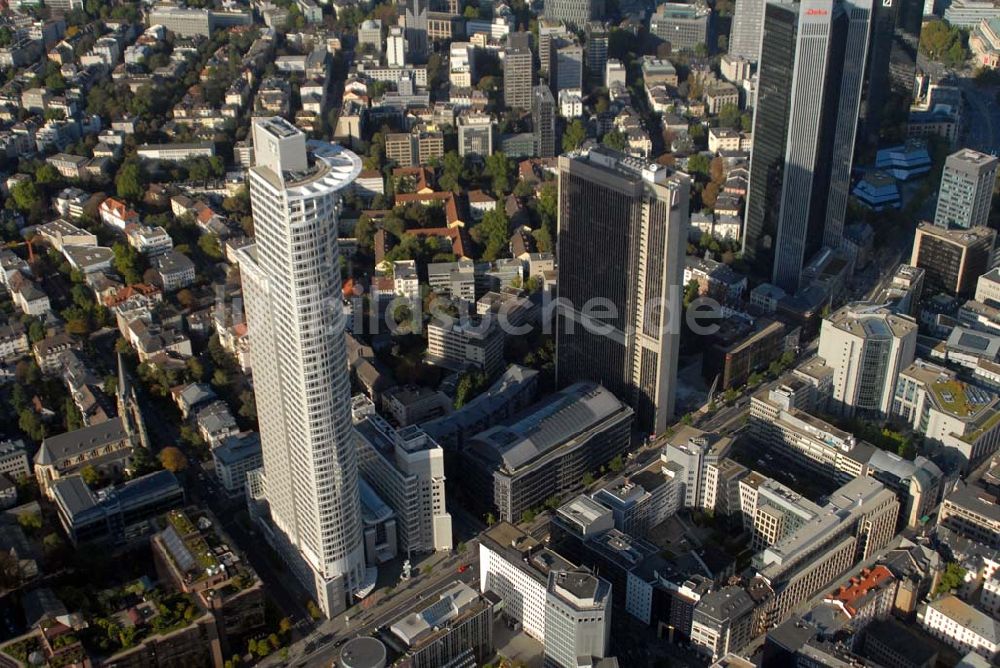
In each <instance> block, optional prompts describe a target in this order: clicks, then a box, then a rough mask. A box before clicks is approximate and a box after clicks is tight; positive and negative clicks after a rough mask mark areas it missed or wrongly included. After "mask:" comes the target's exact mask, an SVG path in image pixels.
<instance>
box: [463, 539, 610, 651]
mask: <svg viewBox="0 0 1000 668" xmlns="http://www.w3.org/2000/svg"><path fill="white" fill-rule="evenodd" d="M578 570H579V569H578V568H577V566H576V565H575V564H573V563H572V562H570V561H569V560H568V559H566V558H565V557H563V556H562V555H560V554H558V553H556V552H555V551H553V550H552V549H550V548H548V547H546V546H545V544H544V543H542V542H540V541H538V540H536V539H534V538H532V536H531V535H530V534H528V533H526V532H524V531H522V530H521V529H519V528H517V527H516V526H514V525H513V524H510V523H509V522H498V523H497V524H494V525H493V526H492V527H490V528H489V529H487V530H486V531H484V532H483V533H482V534H481V535H480V540H479V590H480V591H481V592H483V593H486V592H492V593H493V594H495V595H496V596H498V597H499V598H500V599H501V600H502V601H503V610H504V613H505V614H507V615H509V616H510V617H512V618H513V619H516V620H517V621H519V622H520V623H521V626H522V629H523V631H524V632H525V633H526V634H528V635H529V636H531V637H532V638H534V639H535V640H537V641H539V642H541V643H547V642H548V641H547V639H546V631H547V628H546V627H547V620H548V606H547V602H548V594H549V574H550V573H559V572H572V571H578ZM597 586H598V591H600V592H601V593H602V595H605V592H608V593H609V592H610V586H609V585H608V583H607V582H606V581H604V580H602V579H601V578H598V585H597ZM556 603H557V605H558V601H557V602H556ZM556 609H560V608H556ZM565 630H566V629H565V627H563V626H560V627H559V632H560V633H561V632H564V631H565ZM592 630H593V629H592V628H588V629H587V631H588V633H587V636H588V637H589V636H590V631H592ZM567 641H568V638H567V637H566V636H565V635H560V637H559V639H558V640H557V643H558V644H559V645H564V644H565V643H566V642H567ZM572 642H573V643H574V645H575V643H576V640H573V641H572Z"/></svg>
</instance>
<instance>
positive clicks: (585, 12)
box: [543, 0, 604, 28]
mask: <svg viewBox="0 0 1000 668" xmlns="http://www.w3.org/2000/svg"><path fill="white" fill-rule="evenodd" d="M543 13H544V14H545V18H548V19H552V20H553V21H565V22H566V23H567V25H569V26H570V27H571V28H583V27H584V26H585V25H587V21H592V20H598V19H602V18H604V0H545V11H544V12H543Z"/></svg>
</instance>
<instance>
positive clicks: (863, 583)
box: [827, 564, 893, 616]
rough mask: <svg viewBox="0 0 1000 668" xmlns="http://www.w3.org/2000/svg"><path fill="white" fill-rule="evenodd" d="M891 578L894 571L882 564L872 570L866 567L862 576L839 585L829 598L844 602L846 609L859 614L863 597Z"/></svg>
mask: <svg viewBox="0 0 1000 668" xmlns="http://www.w3.org/2000/svg"><path fill="white" fill-rule="evenodd" d="M891 579H893V575H892V572H891V571H890V570H889V569H888V568H886V567H885V566H883V565H881V564H879V565H877V566H875V568H872V569H870V570H869V569H867V568H865V569H863V570H862V571H861V577H852V578H851V580H850V582H848V584H846V585H842V586H840V587H837V589H836V590H834V591H833V592H831V593H830V595H829V596H828V597H827V598H828V599H829V600H832V601H838V602H840V603H842V604H843V605H844V609H845V610H846V611H847V612H848V613H849V614H850V615H852V616H853V615H856V614H857V612H858V608H859V607H860V606H861V604H862V603H863V602H862V600H861V599H863V598H864V597H865V596H866V595H867V594H868V592H870V591H871V590H873V589H877V588H878V587H880V586H881V585H882V584H883V583H884V582H886V581H887V580H891Z"/></svg>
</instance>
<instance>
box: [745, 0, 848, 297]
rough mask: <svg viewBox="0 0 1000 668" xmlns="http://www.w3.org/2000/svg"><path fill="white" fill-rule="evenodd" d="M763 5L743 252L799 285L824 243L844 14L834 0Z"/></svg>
mask: <svg viewBox="0 0 1000 668" xmlns="http://www.w3.org/2000/svg"><path fill="white" fill-rule="evenodd" d="M764 12H765V13H764V33H763V38H762V40H761V50H760V63H759V66H758V85H757V105H756V108H755V113H754V151H753V155H752V156H751V161H750V185H749V189H748V193H747V207H746V224H745V234H744V239H743V256H744V258H746V259H747V260H748V261H749V262H750V264H751V265H752V267H753V270H754V272H755V273H757V274H758V275H768V274H770V275H771V280H772V282H774V283H775V284H776V285H778V287H780V288H782V289H783V290H785V291H786V292H795V290H797V289H798V285H799V278H800V274H801V272H802V266H803V264H804V262H805V261H806V260H807V259H808V258H809V257H811V256H812V255H813V254H814V253H815V252H816V251H818V250H819V249H820V247H821V245H822V243H823V228H824V223H825V217H826V211H827V199H828V198H827V195H828V193H829V188H830V176H831V171H830V170H831V163H832V160H833V144H834V138H835V135H836V125H837V114H838V111H839V106H840V105H839V99H838V98H839V95H840V87H841V76H840V74H841V73H842V71H843V69H844V56H845V53H844V47H845V39H846V36H847V27H848V26H847V16H846V15H845V13H844V11H843V9H842V7H841V5H840V4H839V3H835V2H834V0H804V1H803V2H801V3H791V2H787V1H780V0H779V1H774V2H768V3H767V5H766V6H765V8H764ZM851 56H852V57H856V56H857V54H851Z"/></svg>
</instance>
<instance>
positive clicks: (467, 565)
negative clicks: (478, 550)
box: [458, 564, 469, 573]
mask: <svg viewBox="0 0 1000 668" xmlns="http://www.w3.org/2000/svg"><path fill="white" fill-rule="evenodd" d="M467 570H469V564H462V565H461V566H459V567H458V572H459V573H464V572H465V571H467Z"/></svg>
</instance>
